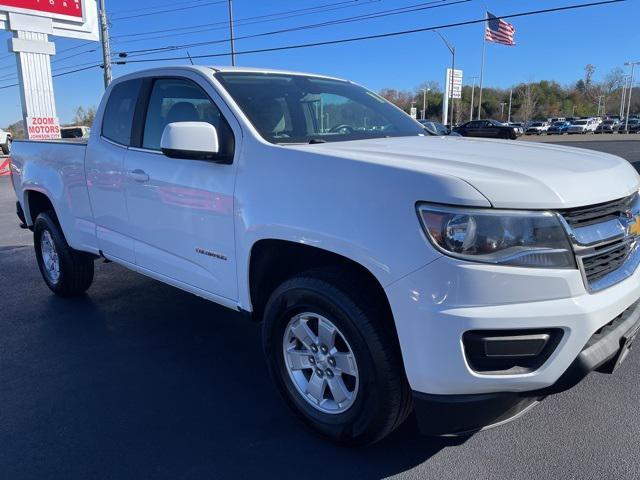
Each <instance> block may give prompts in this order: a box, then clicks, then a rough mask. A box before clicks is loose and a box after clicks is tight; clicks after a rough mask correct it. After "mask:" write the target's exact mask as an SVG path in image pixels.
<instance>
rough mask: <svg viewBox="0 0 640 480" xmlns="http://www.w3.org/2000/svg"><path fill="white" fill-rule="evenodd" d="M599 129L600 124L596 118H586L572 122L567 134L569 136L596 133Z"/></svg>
mask: <svg viewBox="0 0 640 480" xmlns="http://www.w3.org/2000/svg"><path fill="white" fill-rule="evenodd" d="M597 127H598V122H597V121H596V120H595V119H594V118H584V119H581V120H576V121H574V122H572V123H571V124H570V125H569V128H568V130H567V133H568V134H569V135H574V134H583V135H584V134H587V133H594V132H595V131H596V128H597Z"/></svg>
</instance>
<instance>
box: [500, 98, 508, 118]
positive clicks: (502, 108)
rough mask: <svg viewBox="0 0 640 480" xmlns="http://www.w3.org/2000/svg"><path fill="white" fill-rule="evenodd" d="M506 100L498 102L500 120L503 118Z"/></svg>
mask: <svg viewBox="0 0 640 480" xmlns="http://www.w3.org/2000/svg"><path fill="white" fill-rule="evenodd" d="M506 104H507V102H500V120H504V107H505V105H506Z"/></svg>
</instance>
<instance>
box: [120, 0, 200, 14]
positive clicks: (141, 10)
mask: <svg viewBox="0 0 640 480" xmlns="http://www.w3.org/2000/svg"><path fill="white" fill-rule="evenodd" d="M204 1H206V0H191V1H189V2H184V3H183V4H182V5H183V6H185V5H189V4H192V3H200V2H204ZM175 4H176V3H175V2H170V3H166V2H165V3H156V4H153V5H147V6H146V7H143V8H132V9H127V10H116V11H115V12H111V13H112V14H114V13H115V14H116V15H118V14H120V13H134V12H145V11H149V10H155V9H157V8H162V7H173V6H175Z"/></svg>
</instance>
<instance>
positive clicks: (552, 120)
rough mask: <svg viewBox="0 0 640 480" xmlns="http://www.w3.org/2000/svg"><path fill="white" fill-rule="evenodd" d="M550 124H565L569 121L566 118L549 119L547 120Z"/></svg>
mask: <svg viewBox="0 0 640 480" xmlns="http://www.w3.org/2000/svg"><path fill="white" fill-rule="evenodd" d="M547 121H548V122H549V123H550V124H554V123H556V122H567V121H569V119H568V118H564V117H557V118H550V119H548V120H547Z"/></svg>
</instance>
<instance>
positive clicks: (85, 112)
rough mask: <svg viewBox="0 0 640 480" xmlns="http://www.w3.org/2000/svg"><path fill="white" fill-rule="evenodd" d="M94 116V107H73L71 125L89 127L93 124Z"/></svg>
mask: <svg viewBox="0 0 640 480" xmlns="http://www.w3.org/2000/svg"><path fill="white" fill-rule="evenodd" d="M95 118H96V108H95V107H89V108H84V107H82V106H81V107H77V108H76V109H75V116H74V117H73V125H82V126H85V127H90V126H91V125H93V121H94V120H95Z"/></svg>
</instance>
